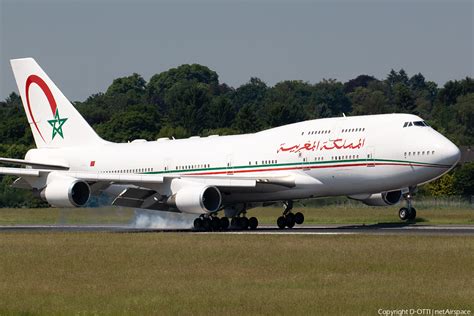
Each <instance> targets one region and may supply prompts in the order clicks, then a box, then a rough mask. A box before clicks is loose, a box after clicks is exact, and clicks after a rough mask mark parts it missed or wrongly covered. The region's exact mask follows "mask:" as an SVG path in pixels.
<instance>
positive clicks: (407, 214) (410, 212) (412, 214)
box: [398, 188, 416, 221]
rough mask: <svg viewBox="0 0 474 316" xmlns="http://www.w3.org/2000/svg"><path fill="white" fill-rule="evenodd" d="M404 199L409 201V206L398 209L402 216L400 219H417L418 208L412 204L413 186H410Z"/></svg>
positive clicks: (399, 214)
mask: <svg viewBox="0 0 474 316" xmlns="http://www.w3.org/2000/svg"><path fill="white" fill-rule="evenodd" d="M403 197H404V199H405V200H406V202H407V207H402V208H401V209H400V210H399V211H398V216H399V217H400V219H401V220H402V221H405V220H415V218H416V209H415V208H414V207H413V206H412V201H411V200H412V197H413V195H412V188H410V191H409V192H408V193H407V194H405V195H404V196H403Z"/></svg>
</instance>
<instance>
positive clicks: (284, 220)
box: [277, 201, 304, 229]
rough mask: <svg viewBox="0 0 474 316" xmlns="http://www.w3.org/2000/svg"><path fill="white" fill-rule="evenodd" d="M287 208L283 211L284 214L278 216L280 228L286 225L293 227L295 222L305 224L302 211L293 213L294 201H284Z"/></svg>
mask: <svg viewBox="0 0 474 316" xmlns="http://www.w3.org/2000/svg"><path fill="white" fill-rule="evenodd" d="M284 205H285V210H284V211H283V214H282V216H280V217H278V219H277V225H278V227H279V228H280V229H284V228H285V227H288V228H293V227H294V226H295V224H303V222H304V215H303V213H301V212H297V213H292V212H291V210H292V209H293V201H287V202H285V203H284Z"/></svg>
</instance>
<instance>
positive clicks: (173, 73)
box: [148, 64, 219, 111]
mask: <svg viewBox="0 0 474 316" xmlns="http://www.w3.org/2000/svg"><path fill="white" fill-rule="evenodd" d="M185 83H187V84H189V83H202V84H206V85H208V86H218V84H219V77H218V75H217V73H216V72H215V71H212V70H210V69H209V68H207V67H206V66H202V65H198V64H192V65H181V66H179V67H177V68H172V69H170V70H168V71H165V72H162V73H160V74H156V75H154V76H153V77H151V79H150V82H149V83H148V96H149V100H150V102H151V103H153V104H156V105H159V106H160V108H161V109H162V110H165V111H167V106H172V104H169V103H167V102H166V98H167V93H168V92H169V91H171V90H172V89H173V87H174V86H175V85H177V84H181V85H183V84H185Z"/></svg>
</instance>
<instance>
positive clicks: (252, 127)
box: [232, 105, 264, 133]
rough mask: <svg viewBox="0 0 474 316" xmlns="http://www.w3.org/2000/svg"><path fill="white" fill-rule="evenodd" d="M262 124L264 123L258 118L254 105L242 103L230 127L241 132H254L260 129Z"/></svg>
mask: <svg viewBox="0 0 474 316" xmlns="http://www.w3.org/2000/svg"><path fill="white" fill-rule="evenodd" d="M263 126H264V124H263V122H262V121H261V120H260V118H259V116H258V114H257V110H256V109H255V106H251V105H244V106H243V107H242V108H241V109H240V111H239V113H237V117H236V118H235V122H234V124H233V126H232V128H233V129H236V130H238V131H240V132H241V133H254V132H258V131H259V130H261V129H262V127H263Z"/></svg>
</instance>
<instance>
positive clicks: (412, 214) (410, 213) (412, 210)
mask: <svg viewBox="0 0 474 316" xmlns="http://www.w3.org/2000/svg"><path fill="white" fill-rule="evenodd" d="M415 218H416V209H415V208H414V207H412V208H411V209H410V212H409V215H408V219H410V220H414V219H415Z"/></svg>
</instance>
